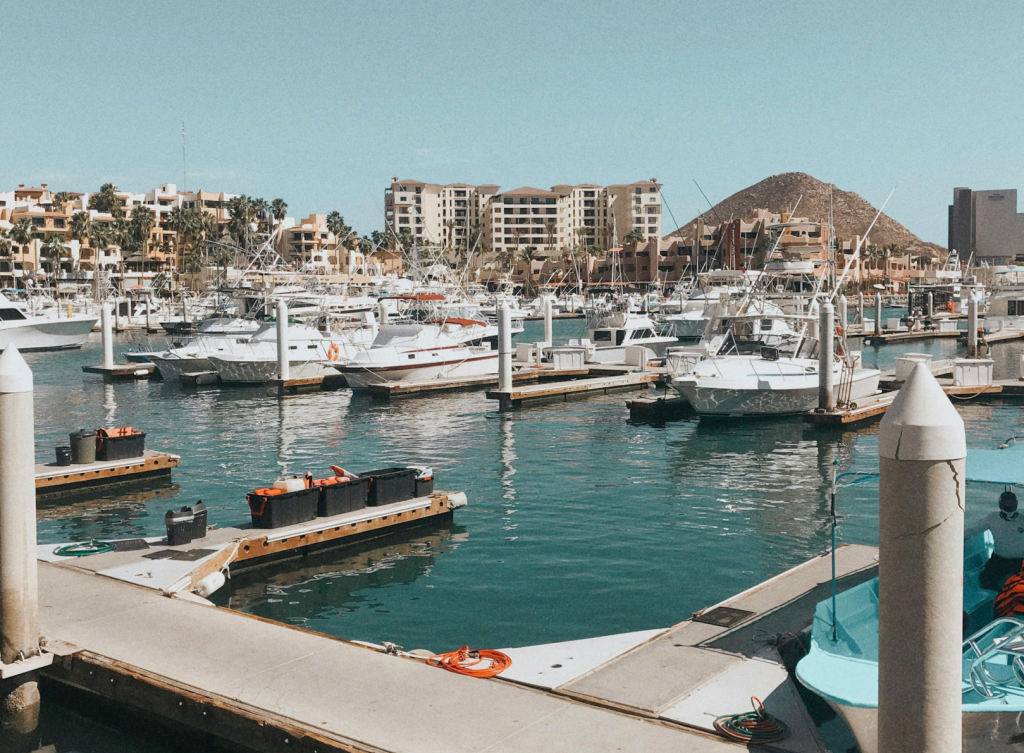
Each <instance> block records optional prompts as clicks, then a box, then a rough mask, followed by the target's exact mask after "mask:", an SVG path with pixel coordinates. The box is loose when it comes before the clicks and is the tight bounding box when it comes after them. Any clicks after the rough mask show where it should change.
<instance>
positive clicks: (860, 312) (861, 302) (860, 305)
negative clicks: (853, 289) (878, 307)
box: [857, 290, 864, 327]
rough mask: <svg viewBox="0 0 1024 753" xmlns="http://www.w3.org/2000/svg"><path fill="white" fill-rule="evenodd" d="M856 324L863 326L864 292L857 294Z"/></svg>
mask: <svg viewBox="0 0 1024 753" xmlns="http://www.w3.org/2000/svg"><path fill="white" fill-rule="evenodd" d="M857 323H858V324H860V325H861V326H862V327H863V326H864V291H863V290H862V291H861V292H859V293H857Z"/></svg>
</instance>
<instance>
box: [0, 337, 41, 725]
mask: <svg viewBox="0 0 1024 753" xmlns="http://www.w3.org/2000/svg"><path fill="white" fill-rule="evenodd" d="M32 389H33V387H32V371H31V369H29V367H28V364H26V363H25V359H24V358H22V357H21V353H19V352H18V349H17V348H16V347H14V346H13V345H11V346H9V347H8V348H7V349H6V350H5V351H4V353H3V355H2V356H0V662H2V663H3V664H4V665H6V666H5V667H4V669H5V674H9V675H10V674H13V676H9V677H8V679H6V680H2V681H0V730H7V731H9V732H13V733H15V734H19V735H23V734H28V733H30V732H32V731H33V730H34V729H35V728H36V726H37V724H38V721H39V687H38V683H37V676H36V673H35V672H34V671H31V670H29V671H25V670H22V671H20V672H19V671H18V665H19V664H21V665H22V666H26V667H27V666H30V665H26V664H24V662H27V661H29V660H32V659H34V658H35V657H38V656H39V655H40V653H41V652H40V648H39V618H38V617H39V616H38V610H39V588H38V575H37V570H36V567H37V566H36V479H35V471H34V469H35V426H34V419H33V413H32V407H33V406H32ZM36 663H37V666H38V660H36Z"/></svg>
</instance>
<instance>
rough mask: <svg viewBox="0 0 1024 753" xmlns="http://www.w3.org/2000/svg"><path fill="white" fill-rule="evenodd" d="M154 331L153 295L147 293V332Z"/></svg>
mask: <svg viewBox="0 0 1024 753" xmlns="http://www.w3.org/2000/svg"><path fill="white" fill-rule="evenodd" d="M152 331H153V296H152V294H147V295H146V334H149V333H150V332H152Z"/></svg>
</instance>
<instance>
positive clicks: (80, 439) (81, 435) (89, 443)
mask: <svg viewBox="0 0 1024 753" xmlns="http://www.w3.org/2000/svg"><path fill="white" fill-rule="evenodd" d="M71 462H72V463H74V464H75V465H85V464H87V463H95V462H96V432H94V431H93V430H92V429H79V430H78V431H73V432H71Z"/></svg>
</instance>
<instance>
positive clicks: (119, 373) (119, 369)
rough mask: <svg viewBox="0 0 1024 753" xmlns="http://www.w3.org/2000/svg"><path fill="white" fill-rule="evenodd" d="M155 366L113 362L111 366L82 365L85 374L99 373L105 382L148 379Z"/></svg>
mask: <svg viewBox="0 0 1024 753" xmlns="http://www.w3.org/2000/svg"><path fill="white" fill-rule="evenodd" d="M155 370H156V366H155V365H154V364H152V363H131V362H129V363H115V364H114V365H113V366H109V367H108V366H83V367H82V371H83V372H85V373H86V374H99V375H101V376H102V377H103V379H104V381H107V382H128V381H132V380H135V379H149V378H150V377H152V376H153V372H154V371H155Z"/></svg>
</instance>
